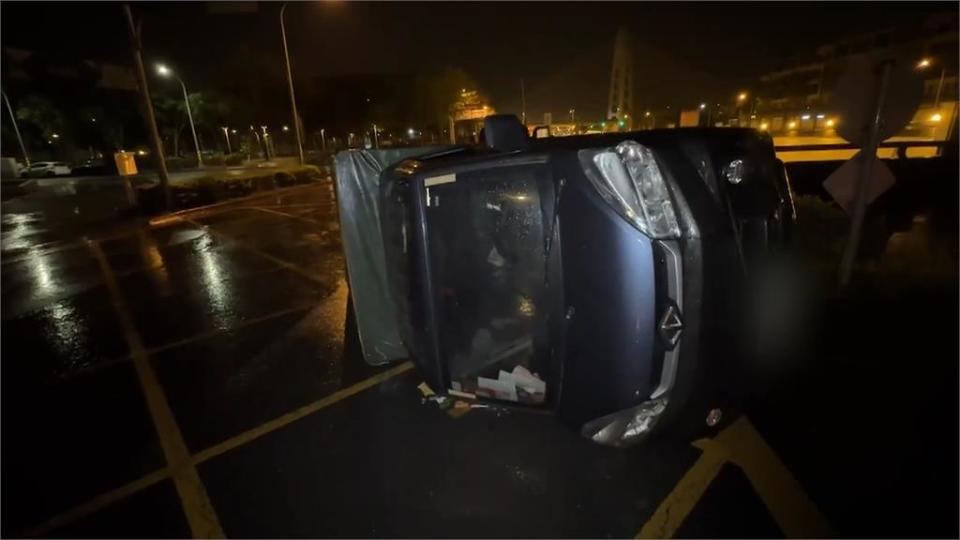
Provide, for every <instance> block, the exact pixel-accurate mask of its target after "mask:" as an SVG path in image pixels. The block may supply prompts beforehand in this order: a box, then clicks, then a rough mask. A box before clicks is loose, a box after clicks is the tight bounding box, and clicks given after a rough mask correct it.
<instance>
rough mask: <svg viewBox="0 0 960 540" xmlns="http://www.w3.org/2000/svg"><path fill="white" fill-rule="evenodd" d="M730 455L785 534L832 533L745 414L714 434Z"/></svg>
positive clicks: (814, 534)
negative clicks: (717, 433)
mask: <svg viewBox="0 0 960 540" xmlns="http://www.w3.org/2000/svg"><path fill="white" fill-rule="evenodd" d="M716 442H717V444H720V445H723V447H724V451H725V452H726V453H727V454H728V455H729V456H730V459H731V460H732V461H734V462H735V463H736V464H737V465H739V466H740V467H741V468H742V469H743V472H745V473H746V475H747V478H749V479H750V483H751V484H752V485H753V489H754V490H755V491H756V492H757V495H759V496H760V498H761V499H762V500H763V503H764V504H765V505H766V506H767V510H769V511H770V515H771V516H773V519H774V520H775V521H776V522H777V525H779V526H780V530H782V531H783V533H784V534H785V535H786V536H787V537H788V538H824V537H833V536H835V533H834V532H833V530H832V528H831V527H830V524H829V523H828V522H827V520H826V518H824V516H823V514H821V513H820V510H819V509H818V508H817V505H816V504H814V502H813V501H812V500H811V499H810V497H809V496H808V495H807V493H806V491H804V489H803V486H801V485H800V483H799V482H798V481H797V479H796V478H795V477H794V476H793V474H792V473H791V472H790V470H789V469H787V467H786V465H784V464H783V462H782V461H780V458H779V457H777V455H776V453H774V451H773V449H772V448H770V446H769V445H768V444H767V442H766V441H765V440H763V437H761V436H760V434H759V433H758V432H757V430H756V428H754V427H753V424H751V423H750V421H749V420H747V418H746V417H741V418H739V419H738V420H737V421H736V422H734V423H733V424H731V425H730V426H729V427H727V428H726V429H724V430H723V431H722V432H721V433H720V435H719V436H718V437H717V441H716Z"/></svg>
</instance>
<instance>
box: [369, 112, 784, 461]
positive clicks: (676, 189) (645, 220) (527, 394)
mask: <svg viewBox="0 0 960 540" xmlns="http://www.w3.org/2000/svg"><path fill="white" fill-rule="evenodd" d="M483 138H484V143H485V144H484V145H483V146H482V147H479V148H453V149H447V150H443V151H439V152H435V153H433V154H428V155H423V156H419V157H417V158H415V159H406V160H403V161H401V162H400V163H397V164H395V165H393V166H392V167H389V168H387V169H386V170H384V171H383V173H382V175H381V177H380V202H379V204H380V219H381V232H382V237H383V246H384V248H383V249H384V255H385V262H386V275H387V279H388V283H389V292H390V294H391V295H392V297H393V303H394V304H395V305H396V312H397V313H396V318H397V323H398V325H399V329H400V336H401V338H402V340H403V342H404V344H405V346H406V348H407V350H408V351H409V353H410V355H411V356H412V358H413V359H414V361H415V363H416V365H417V366H418V368H419V369H420V370H421V371H422V373H423V374H424V376H425V377H426V380H427V382H428V383H429V384H430V385H431V387H432V388H434V389H435V390H437V391H438V392H439V393H448V394H452V395H455V396H460V397H465V398H474V399H478V400H485V399H490V400H496V401H498V402H503V403H508V404H511V405H516V406H528V407H531V408H544V409H549V410H553V411H555V413H556V415H557V416H558V417H559V418H560V419H561V420H562V421H563V422H565V423H568V424H570V425H572V426H575V427H576V428H577V429H578V430H580V432H581V433H582V434H583V435H584V436H586V437H589V438H591V439H593V440H594V441H597V442H599V443H603V444H610V445H617V446H620V445H625V444H630V443H632V442H636V441H638V440H642V439H643V438H645V437H647V436H649V435H650V434H651V433H654V432H656V431H659V430H661V429H663V428H664V427H666V426H668V425H670V424H672V423H676V422H677V421H678V419H679V418H681V417H682V416H683V413H684V412H689V410H690V409H691V407H695V406H696V405H694V404H695V403H697V400H696V399H695V397H696V394H697V392H699V391H700V390H699V388H701V383H703V382H704V379H709V378H711V377H712V375H710V374H711V373H714V372H717V371H722V370H723V369H725V368H723V367H722V364H721V363H722V362H724V361H725V359H726V358H728V357H731V356H734V355H736V354H739V351H738V328H737V326H738V325H739V324H740V322H739V321H741V320H742V317H741V316H740V315H741V313H742V308H743V306H742V305H740V304H741V303H742V301H741V299H742V294H740V293H741V291H742V289H743V287H745V284H746V283H747V275H748V274H749V269H750V265H751V261H752V260H754V259H755V258H756V257H759V256H762V254H763V253H766V252H769V251H770V250H771V249H775V248H776V246H777V245H779V244H780V243H782V242H783V240H784V238H785V236H786V235H787V233H788V230H789V225H790V223H791V221H792V219H793V211H792V199H791V196H790V191H789V187H788V184H787V180H786V177H785V174H784V171H783V164H782V163H781V162H779V161H778V160H777V159H776V157H775V155H774V151H773V146H772V143H771V140H770V138H769V136H767V135H764V134H761V133H759V132H756V131H753V130H748V129H676V130H659V131H644V132H634V133H615V134H603V135H591V136H575V137H564V138H548V139H530V138H529V137H528V136H527V133H526V130H525V129H524V128H523V127H522V126H521V125H520V123H519V122H518V121H517V120H516V119H515V118H514V117H512V116H494V117H489V118H487V121H486V127H485V132H484V134H483ZM694 412H695V413H696V415H700V412H698V411H694ZM703 414H704V415H705V414H706V413H705V412H703ZM698 417H699V418H700V421H701V422H702V420H703V418H704V416H698Z"/></svg>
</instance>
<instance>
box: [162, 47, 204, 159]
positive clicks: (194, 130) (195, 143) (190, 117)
mask: <svg viewBox="0 0 960 540" xmlns="http://www.w3.org/2000/svg"><path fill="white" fill-rule="evenodd" d="M157 74H158V75H160V76H161V77H173V78H174V79H176V80H177V82H179V83H180V88H181V89H182V90H183V103H184V105H186V107H187V119H188V120H190V132H191V133H192V134H193V147H194V149H195V150H196V151H197V167H203V156H201V155H200V141H199V140H198V139H197V128H196V126H194V125H193V113H192V112H191V111H190V98H189V97H188V96H187V85H185V84H183V79H181V78H180V77H179V76H177V74H176V73H174V72H173V71H171V70H170V68H168V67H167V66H165V65H163V64H160V65H158V66H157Z"/></svg>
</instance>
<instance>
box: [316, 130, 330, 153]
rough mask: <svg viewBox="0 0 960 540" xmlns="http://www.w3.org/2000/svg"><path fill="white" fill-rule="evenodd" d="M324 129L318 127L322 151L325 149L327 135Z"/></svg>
mask: <svg viewBox="0 0 960 540" xmlns="http://www.w3.org/2000/svg"><path fill="white" fill-rule="evenodd" d="M325 131H326V130H324V129H323V128H320V144H321V145H322V148H323V150H324V151H326V150H327V135H326V133H325ZM314 140H316V139H314Z"/></svg>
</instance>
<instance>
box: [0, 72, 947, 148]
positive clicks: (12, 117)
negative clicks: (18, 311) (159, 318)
mask: <svg viewBox="0 0 960 540" xmlns="http://www.w3.org/2000/svg"><path fill="white" fill-rule="evenodd" d="M940 82H943V78H942V77H941V79H940ZM0 93H2V94H3V102H4V103H6V105H7V112H8V113H10V121H11V122H13V132H14V133H16V134H17V142H18V143H20V152H21V153H22V154H23V161H24V163H26V164H27V167H29V166H30V156H28V155H27V147H26V146H24V145H23V138H22V137H21V136H20V128H19V127H17V116H16V115H15V114H13V107H11V106H10V98H8V97H7V93H6V92H2V91H0Z"/></svg>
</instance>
